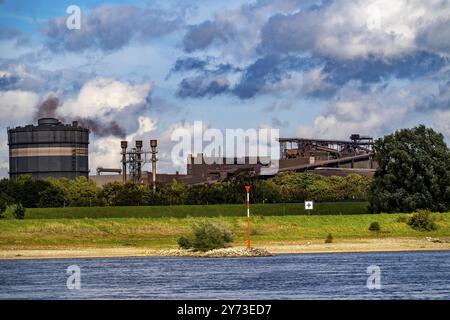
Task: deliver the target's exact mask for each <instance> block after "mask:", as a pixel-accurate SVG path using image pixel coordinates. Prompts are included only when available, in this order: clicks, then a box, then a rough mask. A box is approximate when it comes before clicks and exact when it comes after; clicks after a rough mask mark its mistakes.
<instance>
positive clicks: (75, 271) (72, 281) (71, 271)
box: [66, 265, 81, 290]
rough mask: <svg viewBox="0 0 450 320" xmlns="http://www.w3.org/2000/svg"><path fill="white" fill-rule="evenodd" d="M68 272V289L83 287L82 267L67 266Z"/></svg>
mask: <svg viewBox="0 0 450 320" xmlns="http://www.w3.org/2000/svg"><path fill="white" fill-rule="evenodd" d="M66 273H67V274H68V275H69V277H68V278H67V281H66V286H67V289H69V290H80V289H81V269H80V267H79V266H77V265H71V266H68V267H67V270H66Z"/></svg>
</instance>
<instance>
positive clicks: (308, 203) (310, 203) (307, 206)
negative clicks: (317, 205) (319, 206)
mask: <svg viewBox="0 0 450 320" xmlns="http://www.w3.org/2000/svg"><path fill="white" fill-rule="evenodd" d="M312 209H314V202H313V201H305V210H312Z"/></svg>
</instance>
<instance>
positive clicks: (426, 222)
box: [407, 210, 437, 231]
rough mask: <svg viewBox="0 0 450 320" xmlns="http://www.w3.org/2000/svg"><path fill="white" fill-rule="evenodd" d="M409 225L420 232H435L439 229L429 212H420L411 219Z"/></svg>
mask: <svg viewBox="0 0 450 320" xmlns="http://www.w3.org/2000/svg"><path fill="white" fill-rule="evenodd" d="M407 224H408V225H409V226H411V228H413V229H416V230H420V231H433V230H436V229H437V224H436V223H435V222H434V219H433V217H432V216H431V212H430V211H427V210H418V211H417V212H416V213H414V214H413V215H412V217H411V218H409V220H408V222H407Z"/></svg>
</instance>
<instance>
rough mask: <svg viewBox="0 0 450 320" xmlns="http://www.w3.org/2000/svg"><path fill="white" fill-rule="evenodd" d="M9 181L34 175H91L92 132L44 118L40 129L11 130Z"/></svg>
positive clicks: (35, 127) (37, 177)
mask: <svg viewBox="0 0 450 320" xmlns="http://www.w3.org/2000/svg"><path fill="white" fill-rule="evenodd" d="M8 145H9V177H10V178H11V179H16V178H17V177H18V176H20V175H25V174H31V175H32V177H33V178H35V179H45V178H47V177H54V178H62V177H65V178H68V179H75V178H77V177H80V176H84V177H86V178H87V177H88V175H89V158H88V145H89V129H87V128H83V127H81V126H79V125H78V123H77V122H76V121H74V122H73V123H72V124H71V125H69V124H62V123H61V122H60V121H58V119H55V118H42V119H39V120H38V125H37V126H35V125H27V126H25V127H16V128H14V129H8Z"/></svg>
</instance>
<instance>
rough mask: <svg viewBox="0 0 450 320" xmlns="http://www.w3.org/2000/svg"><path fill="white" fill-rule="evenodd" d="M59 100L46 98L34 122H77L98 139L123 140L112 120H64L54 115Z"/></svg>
mask: <svg viewBox="0 0 450 320" xmlns="http://www.w3.org/2000/svg"><path fill="white" fill-rule="evenodd" d="M60 105H61V104H60V102H59V99H58V98H57V97H55V96H53V95H50V96H48V97H47V98H46V99H45V100H44V101H43V102H42V103H40V104H39V105H38V106H37V110H36V113H35V117H34V118H35V121H37V120H38V119H40V118H58V119H59V120H60V121H61V122H64V123H71V122H72V121H78V123H79V125H81V126H83V127H87V128H89V129H90V130H91V131H92V133H94V134H95V135H96V136H98V137H106V136H115V137H118V138H125V136H126V132H125V130H124V129H123V128H122V127H121V126H120V125H119V124H118V123H117V122H116V121H114V120H112V121H109V122H107V123H102V122H101V121H99V120H97V119H92V118H79V117H77V118H75V119H65V118H63V117H62V116H59V115H58V116H57V115H56V110H57V109H58V107H59V106H60Z"/></svg>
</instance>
